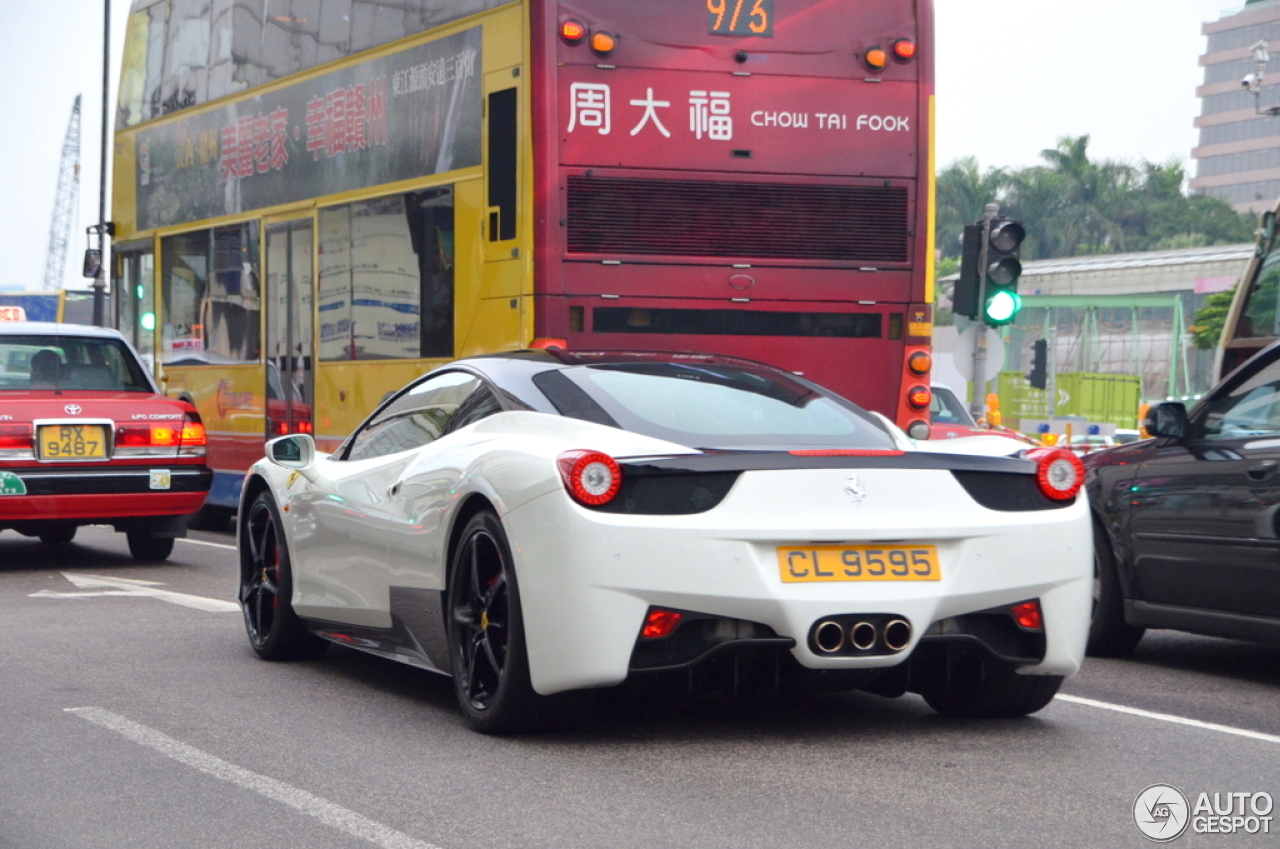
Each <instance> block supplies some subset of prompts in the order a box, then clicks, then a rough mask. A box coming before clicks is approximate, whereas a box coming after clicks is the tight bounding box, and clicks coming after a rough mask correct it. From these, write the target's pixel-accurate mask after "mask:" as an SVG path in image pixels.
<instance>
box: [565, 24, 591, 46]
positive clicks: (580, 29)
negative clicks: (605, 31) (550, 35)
mask: <svg viewBox="0 0 1280 849" xmlns="http://www.w3.org/2000/svg"><path fill="white" fill-rule="evenodd" d="M560 37H561V38H562V39H564V43H565V44H581V43H582V39H584V38H586V37H587V25H586V24H584V23H583V22H582V21H575V20H574V19H573V18H570V19H569V20H567V21H562V22H561V23H560Z"/></svg>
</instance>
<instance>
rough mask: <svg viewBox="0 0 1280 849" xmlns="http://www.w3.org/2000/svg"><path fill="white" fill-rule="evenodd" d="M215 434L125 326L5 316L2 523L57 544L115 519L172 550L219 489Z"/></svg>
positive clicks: (135, 546) (145, 556) (133, 540)
mask: <svg viewBox="0 0 1280 849" xmlns="http://www.w3.org/2000/svg"><path fill="white" fill-rule="evenodd" d="M205 444H206V436H205V429H204V425H203V423H201V421H200V415H199V414H198V413H197V412H196V410H195V408H194V407H192V406H191V405H190V404H188V403H186V402H185V401H178V400H174V399H172V398H166V397H165V396H164V395H162V394H161V393H160V390H159V389H158V388H157V387H156V384H155V383H154V382H153V381H152V379H151V376H150V374H148V372H147V369H146V368H145V367H144V366H143V364H142V362H141V361H140V360H139V358H138V355H137V354H136V353H135V352H134V350H133V349H132V348H131V347H129V344H128V343H127V342H126V341H125V339H124V337H123V336H122V335H120V334H119V333H117V332H116V331H114V330H107V329H104V328H99V327H85V326H80V325H70V324H52V323H44V322H26V321H3V320H0V530H4V529H6V528H12V529H13V530H15V531H17V532H19V533H21V534H25V535H27V536H34V537H39V538H40V540H41V541H43V542H45V543H48V544H51V545H57V544H65V543H68V542H70V541H71V540H72V539H73V538H74V537H75V535H76V529H77V528H79V527H80V526H81V525H112V526H114V527H115V529H116V530H117V531H123V532H124V533H125V535H126V536H127V537H128V540H129V552H130V553H131V554H132V555H133V556H134V557H135V558H137V559H139V560H164V559H165V558H167V557H168V556H169V554H170V553H171V552H172V551H173V541H174V539H175V538H176V537H180V536H185V535H186V523H187V518H188V516H189V514H191V513H194V512H195V511H196V510H198V509H199V508H200V506H201V505H202V504H203V503H204V500H205V496H206V495H207V494H208V492H209V484H210V481H211V480H212V476H213V475H212V472H211V471H210V470H209V469H208V467H207V466H206V465H205Z"/></svg>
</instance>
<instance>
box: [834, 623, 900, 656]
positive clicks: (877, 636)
mask: <svg viewBox="0 0 1280 849" xmlns="http://www.w3.org/2000/svg"><path fill="white" fill-rule="evenodd" d="M910 643H911V623H910V622H908V621H907V620H905V619H902V618H901V617H897V616H889V615H884V614H880V615H878V616H875V615H873V616H869V617H867V618H862V617H853V616H842V617H840V618H839V619H823V620H821V621H820V622H818V624H816V625H814V626H813V631H812V646H813V648H815V649H816V650H817V652H818V654H822V655H836V654H839V655H844V656H857V655H860V654H892V653H894V652H899V651H902V650H903V649H905V648H906V647H907V646H908V645H910Z"/></svg>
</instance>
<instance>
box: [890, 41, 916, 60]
mask: <svg viewBox="0 0 1280 849" xmlns="http://www.w3.org/2000/svg"><path fill="white" fill-rule="evenodd" d="M891 49H892V51H893V58H894V59H896V60H898V61H899V62H910V61H911V60H912V59H914V58H916V43H915V42H914V41H912V40H911V39H909V38H899V39H897V40H896V41H894V42H893V45H892V47H891Z"/></svg>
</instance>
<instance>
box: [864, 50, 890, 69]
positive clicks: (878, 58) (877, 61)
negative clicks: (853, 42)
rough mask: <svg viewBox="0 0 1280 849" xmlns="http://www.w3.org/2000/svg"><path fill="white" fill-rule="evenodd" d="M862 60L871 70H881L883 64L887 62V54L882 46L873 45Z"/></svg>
mask: <svg viewBox="0 0 1280 849" xmlns="http://www.w3.org/2000/svg"><path fill="white" fill-rule="evenodd" d="M862 61H864V62H866V63H867V67H868V68H870V69H871V70H873V71H883V70H884V66H885V65H888V64H889V54H887V53H885V52H884V48H883V47H873V48H871V49H870V50H868V51H867V54H866V55H865V56H863V57H862Z"/></svg>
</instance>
